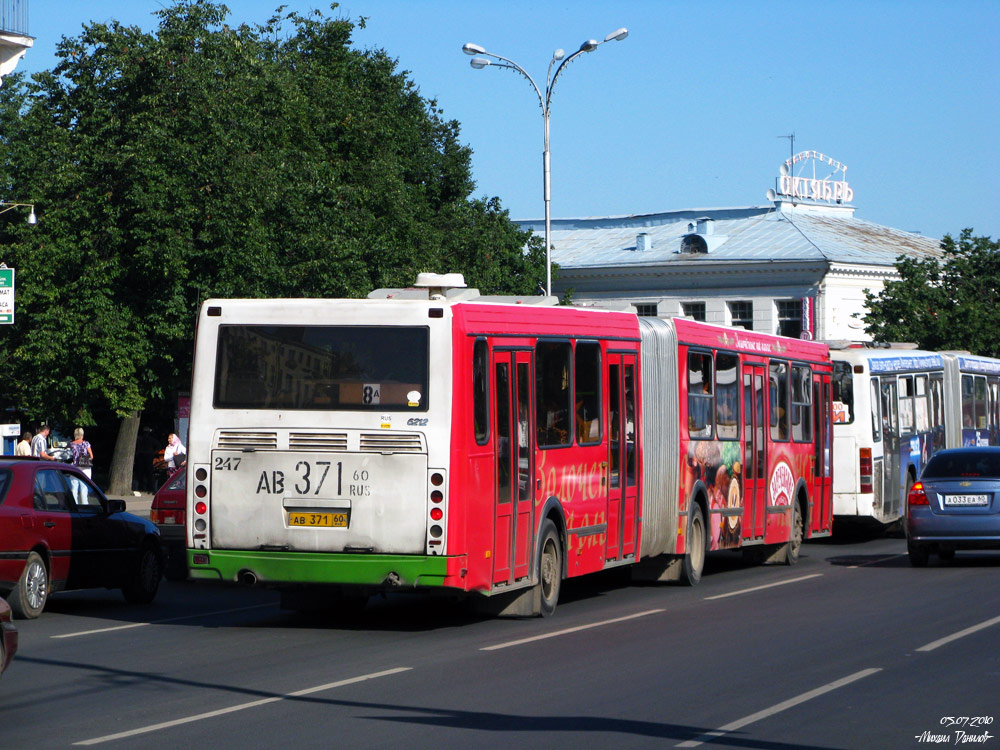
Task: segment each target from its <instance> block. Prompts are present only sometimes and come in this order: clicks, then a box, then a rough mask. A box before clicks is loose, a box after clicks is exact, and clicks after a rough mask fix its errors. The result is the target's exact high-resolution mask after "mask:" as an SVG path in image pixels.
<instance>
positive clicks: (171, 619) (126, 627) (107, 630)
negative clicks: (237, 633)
mask: <svg viewBox="0 0 1000 750" xmlns="http://www.w3.org/2000/svg"><path fill="white" fill-rule="evenodd" d="M273 606H275V605H274V604H254V605H253V606H252V607H237V608H236V609H220V610H218V611H216V612H202V613H200V614H196V615H183V616H181V617H168V618H167V619H165V620H152V621H151V622H132V623H129V624H128V625H114V626H112V627H110V628H97V629H96V630H81V631H79V632H76V633H63V634H62V635H51V636H49V637H50V638H76V637H77V636H81V635H94V634H96V633H110V632H112V631H114V630H130V629H131V628H144V627H146V626H147V625H160V624H162V623H164V622H177V621H178V620H194V619H197V618H199V617H211V616H212V615H228V614H230V613H232V612H245V611H247V610H248V609H264V608H265V607H273Z"/></svg>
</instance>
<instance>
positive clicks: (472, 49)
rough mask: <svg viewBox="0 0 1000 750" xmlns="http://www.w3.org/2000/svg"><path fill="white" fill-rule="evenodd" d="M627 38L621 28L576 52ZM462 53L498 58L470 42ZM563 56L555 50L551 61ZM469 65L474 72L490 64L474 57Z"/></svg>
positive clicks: (592, 41) (590, 41) (481, 58)
mask: <svg viewBox="0 0 1000 750" xmlns="http://www.w3.org/2000/svg"><path fill="white" fill-rule="evenodd" d="M627 36H628V29H626V28H625V27H624V26H623V27H622V28H620V29H616V30H615V31H612V32H611V33H610V34H608V35H607V36H606V37H604V41H601V42H599V41H597V40H596V39H587V40H586V41H585V42H584V43H583V44H581V45H580V49H579V50H577V52H593V51H594V50H595V49H597V48H598V47H600V46H601V45H602V44H604V43H605V42H612V41H614V42H620V41H621V40H622V39H624V38H625V37H627ZM462 52H464V53H465V54H467V55H489V56H490V57H498V58H499V56H498V55H494V54H493V53H492V52H487V51H486V48H485V47H483V46H482V45H480V44H473V43H472V42H466V43H465V44H463V45H462ZM565 56H566V53H565V52H564V51H563V50H561V49H557V50H556V51H555V53H554V54H553V55H552V59H553V60H554V61H556V62H558V61H560V60H562V59H563V58H564V57H565ZM501 59H502V58H501ZM469 64H470V65H471V66H472V67H473V68H475V69H476V70H482V69H483V68H485V67H486V66H487V65H490V64H491V63H490V61H489V60H487V59H486V58H484V57H474V58H473V59H472V60H470V61H469Z"/></svg>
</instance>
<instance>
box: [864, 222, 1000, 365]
mask: <svg viewBox="0 0 1000 750" xmlns="http://www.w3.org/2000/svg"><path fill="white" fill-rule="evenodd" d="M896 270H897V271H898V272H899V275H900V279H899V280H898V281H889V282H887V283H886V285H885V288H884V289H883V290H882V292H881V293H879V294H877V295H875V294H872V293H871V292H866V293H865V304H866V306H867V308H868V310H869V312H868V314H866V315H865V316H864V318H863V320H864V322H865V330H866V331H867V332H868V334H869V335H871V336H872V338H873V339H874V340H875V341H912V342H915V343H917V344H919V345H920V347H921V348H924V349H931V350H948V349H952V350H955V349H958V350H967V351H970V352H973V353H974V354H981V355H984V356H990V357H1000V340H998V337H997V331H1000V242H995V241H993V240H991V239H990V238H989V237H974V236H973V234H972V230H971V229H965V230H963V231H962V234H961V236H960V237H959V239H958V241H957V242H956V241H955V239H954V238H953V237H952V236H951V235H946V236H945V238H944V239H943V240H942V241H941V257H940V258H925V259H915V258H906V257H900V258H899V259H898V260H897V261H896Z"/></svg>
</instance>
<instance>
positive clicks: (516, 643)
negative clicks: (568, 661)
mask: <svg viewBox="0 0 1000 750" xmlns="http://www.w3.org/2000/svg"><path fill="white" fill-rule="evenodd" d="M666 611H667V610H665V609H651V610H649V611H647V612H639V613H637V614H634V615H626V616H625V617H616V618H615V619H613V620H602V621H601V622H592V623H590V624H589V625H579V626H577V627H575V628H566V629H565V630H557V631H556V632H554V633H545V634H544V635H535V636H532V637H530V638H521V639H519V640H516V641H507V643H498V644H496V645H495V646H485V647H483V648H481V649H479V650H480V651H498V650H499V649H501V648H510V647H511V646H520V645H522V644H524V643H533V642H535V641H544V640H545V639H546V638H555V637H556V636H560V635H567V634H569V633H578V632H580V631H581V630H590V629H591V628H599V627H602V626H604V625H614V624H615V623H617V622H625V621H626V620H635V619H636V618H638V617H646V616H647V615H656V614H659V613H660V612H666Z"/></svg>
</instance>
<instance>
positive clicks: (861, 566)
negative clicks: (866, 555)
mask: <svg viewBox="0 0 1000 750" xmlns="http://www.w3.org/2000/svg"><path fill="white" fill-rule="evenodd" d="M897 557H906V555H905V554H902V555H889V556H888V557H880V558H878V559H877V560H869V561H868V562H866V563H858V564H857V565H848V566H847V569H848V570H852V569H854V568H867V567H868V566H869V565H878V564H879V563H883V562H885V561H886V560H895V559H896V558H897Z"/></svg>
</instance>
